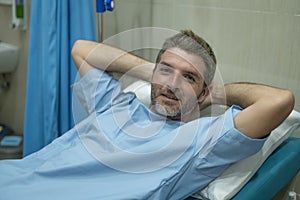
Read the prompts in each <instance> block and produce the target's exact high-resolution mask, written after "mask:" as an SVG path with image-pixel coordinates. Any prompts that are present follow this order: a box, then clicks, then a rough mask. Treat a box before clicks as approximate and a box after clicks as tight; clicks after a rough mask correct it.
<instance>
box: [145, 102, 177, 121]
mask: <svg viewBox="0 0 300 200" xmlns="http://www.w3.org/2000/svg"><path fill="white" fill-rule="evenodd" d="M151 107H152V110H153V111H154V112H155V113H157V114H159V115H162V116H165V117H167V118H181V112H179V111H178V110H176V109H174V108H170V107H169V106H167V105H164V106H163V105H161V104H158V103H156V104H154V105H152V106H151Z"/></svg>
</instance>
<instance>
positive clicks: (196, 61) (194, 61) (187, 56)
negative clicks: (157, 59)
mask: <svg viewBox="0 0 300 200" xmlns="http://www.w3.org/2000/svg"><path fill="white" fill-rule="evenodd" d="M164 54H167V55H169V56H171V55H175V56H179V57H180V58H181V59H183V60H184V61H185V62H187V63H189V64H190V65H192V66H193V68H194V69H195V70H197V71H200V73H201V74H202V73H203V72H204V71H205V63H204V61H203V59H202V58H201V57H200V56H198V55H195V54H192V53H189V52H186V51H184V50H182V49H180V48H178V47H174V48H170V49H167V50H166V51H165V53H164ZM164 54H163V55H162V57H163V56H164Z"/></svg>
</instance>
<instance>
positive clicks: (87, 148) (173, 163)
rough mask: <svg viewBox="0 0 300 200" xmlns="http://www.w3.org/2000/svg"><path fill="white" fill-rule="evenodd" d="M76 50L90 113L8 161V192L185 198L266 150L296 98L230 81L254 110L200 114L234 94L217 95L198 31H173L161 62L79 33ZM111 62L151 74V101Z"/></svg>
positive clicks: (2, 182)
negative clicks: (125, 83) (120, 77)
mask: <svg viewBox="0 0 300 200" xmlns="http://www.w3.org/2000/svg"><path fill="white" fill-rule="evenodd" d="M72 56H73V59H74V62H75V64H76V66H77V68H78V71H79V74H80V76H81V79H80V81H79V82H78V83H75V84H74V86H73V88H74V92H75V93H77V96H78V98H79V100H80V102H81V103H82V105H83V106H84V108H85V109H86V111H87V112H88V114H89V116H88V117H87V118H86V119H84V120H83V121H82V122H80V123H79V124H77V125H76V126H75V128H74V129H71V130H70V131H68V132H67V133H66V134H65V135H63V136H62V137H61V138H58V139H57V140H55V141H54V142H53V143H52V144H50V145H48V146H47V147H45V148H44V149H42V150H41V151H39V152H37V153H35V154H33V155H30V156H28V157H26V158H24V159H23V160H20V161H4V162H2V163H1V164H0V170H1V172H2V174H0V186H1V187H0V193H1V196H2V197H4V198H5V199H17V198H24V197H25V198H27V197H28V199H54V198H55V199H110V200H111V199H184V198H186V197H188V196H189V195H190V194H192V193H194V192H196V191H197V190H198V189H201V188H203V187H204V186H205V185H207V184H208V183H209V182H210V181H212V180H213V179H214V178H216V177H217V176H218V175H220V174H221V173H222V172H223V171H224V170H225V169H226V168H227V167H228V166H229V165H230V164H231V163H234V162H236V161H238V160H241V159H243V158H245V157H247V156H250V155H252V154H254V153H256V152H257V151H258V150H259V149H260V148H261V146H262V145H263V143H264V141H265V140H266V136H267V135H268V134H269V133H270V131H271V130H273V129H274V128H275V127H277V126H278V125H279V124H280V123H281V122H282V121H283V120H284V119H285V118H286V117H287V116H288V114H289V113H290V112H291V110H292V109H293V105H294V97H293V95H292V93H291V92H289V91H287V90H282V89H278V88H272V87H269V86H265V85H258V84H249V83H236V84H229V85H226V86H225V93H226V102H227V105H228V106H232V105H238V106H240V107H242V108H244V109H241V108H240V107H238V106H232V107H230V108H229V109H228V110H227V111H226V112H225V113H224V114H223V115H221V116H218V117H207V118H199V117H200V112H199V110H200V109H202V108H204V107H206V106H208V105H210V104H211V103H222V102H224V100H225V97H223V96H222V95H220V96H215V95H209V92H210V88H211V87H212V86H211V81H212V78H213V75H214V71H215V65H216V59H215V56H214V53H213V51H212V49H211V48H210V46H209V45H208V44H207V43H206V42H205V41H204V40H203V39H202V38H200V37H199V36H197V35H195V34H194V33H193V32H192V31H183V32H181V33H179V34H176V35H175V36H173V37H171V38H169V39H167V40H166V42H165V44H164V45H163V48H162V50H161V51H160V53H159V56H158V59H157V64H156V65H155V66H153V65H152V64H151V63H149V62H147V61H145V60H143V59H141V58H138V57H136V56H134V55H132V54H129V53H126V52H124V51H122V50H120V49H117V48H114V47H110V46H107V45H104V44H98V43H95V42H90V41H77V42H76V44H75V45H74V47H73V50H72ZM139 65H143V66H145V67H143V68H137V69H135V67H136V66H139ZM95 68H99V69H100V70H98V69H95ZM104 70H105V71H108V72H120V73H129V74H130V75H132V76H135V77H138V78H141V79H144V80H151V85H152V91H151V105H150V108H149V109H148V108H146V107H145V106H144V105H143V104H142V103H141V102H140V101H139V100H138V99H137V98H136V97H135V96H134V95H133V94H131V93H123V92H122V91H121V89H120V88H121V87H120V83H119V82H118V81H116V80H114V79H113V78H112V76H110V75H109V74H107V73H106V72H105V71H104ZM213 93H215V92H213ZM218 93H219V91H217V92H216V94H218Z"/></svg>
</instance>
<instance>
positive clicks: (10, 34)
mask: <svg viewBox="0 0 300 200" xmlns="http://www.w3.org/2000/svg"><path fill="white" fill-rule="evenodd" d="M30 2H31V1H28V2H27V4H28V7H27V8H28V9H27V10H28V12H29V11H30V9H29V7H30ZM28 14H30V13H28ZM11 22H12V9H11V6H9V5H3V4H0V40H1V41H3V42H6V43H10V44H13V45H16V46H18V47H19V48H20V58H19V63H18V66H17V68H16V69H15V71H14V72H13V73H12V74H11V75H10V79H11V82H10V89H9V90H7V91H2V92H0V123H1V124H6V125H8V126H10V127H11V128H13V130H14V131H15V132H16V133H18V134H22V133H23V123H24V109H25V97H26V77H27V55H28V38H29V29H28V28H27V30H25V31H23V30H13V29H12V28H11ZM28 23H29V21H28Z"/></svg>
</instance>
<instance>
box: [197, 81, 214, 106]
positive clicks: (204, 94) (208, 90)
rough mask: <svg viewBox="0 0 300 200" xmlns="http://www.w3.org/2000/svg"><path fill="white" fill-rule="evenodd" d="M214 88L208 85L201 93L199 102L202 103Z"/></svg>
mask: <svg viewBox="0 0 300 200" xmlns="http://www.w3.org/2000/svg"><path fill="white" fill-rule="evenodd" d="M211 89H212V85H209V86H206V87H205V88H203V90H202V92H201V94H200V95H199V97H198V103H199V104H201V103H202V102H203V101H204V100H205V99H206V98H207V97H208V95H209V94H210V91H211Z"/></svg>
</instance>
